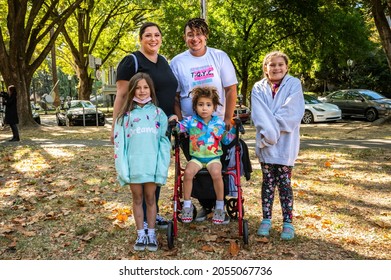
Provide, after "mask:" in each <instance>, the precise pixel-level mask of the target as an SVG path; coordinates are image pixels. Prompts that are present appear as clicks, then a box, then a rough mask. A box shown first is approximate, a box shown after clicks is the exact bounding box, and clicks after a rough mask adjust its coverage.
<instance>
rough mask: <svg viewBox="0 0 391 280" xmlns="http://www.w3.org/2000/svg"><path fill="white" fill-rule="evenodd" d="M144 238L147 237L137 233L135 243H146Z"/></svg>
mask: <svg viewBox="0 0 391 280" xmlns="http://www.w3.org/2000/svg"><path fill="white" fill-rule="evenodd" d="M146 239H147V236H146V235H138V236H137V240H136V243H137V244H146V243H147V242H146Z"/></svg>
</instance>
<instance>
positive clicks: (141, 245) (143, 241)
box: [133, 235, 148, 251]
mask: <svg viewBox="0 0 391 280" xmlns="http://www.w3.org/2000/svg"><path fill="white" fill-rule="evenodd" d="M147 242H148V237H147V236H146V235H142V236H137V239H136V242H135V243H134V246H133V249H134V250H135V251H144V250H145V247H146V246H147Z"/></svg>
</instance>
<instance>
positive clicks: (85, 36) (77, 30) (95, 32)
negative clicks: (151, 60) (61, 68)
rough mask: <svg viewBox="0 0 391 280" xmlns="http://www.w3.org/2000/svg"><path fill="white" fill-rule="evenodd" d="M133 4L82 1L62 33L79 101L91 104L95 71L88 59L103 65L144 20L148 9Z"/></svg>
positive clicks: (110, 1)
mask: <svg viewBox="0 0 391 280" xmlns="http://www.w3.org/2000/svg"><path fill="white" fill-rule="evenodd" d="M134 2H135V1H130V0H126V1H124V0H115V1H114V0H97V1H96V0H83V3H82V4H81V5H80V6H79V7H78V8H77V10H76V11H75V13H74V14H73V16H72V17H71V18H70V19H69V20H68V22H67V23H66V26H65V28H64V30H63V32H62V34H63V35H64V38H65V41H66V43H67V45H68V47H69V48H70V50H71V53H72V56H73V59H74V67H75V72H76V74H77V76H78V78H79V98H80V99H85V100H89V99H90V95H91V93H92V83H93V80H94V71H93V69H91V68H90V67H89V55H94V56H96V57H99V58H100V59H101V62H102V64H103V63H104V62H105V61H106V60H107V59H108V58H109V57H110V55H111V54H112V53H113V52H114V51H115V49H116V48H117V46H118V44H119V43H120V41H121V39H122V38H123V37H124V36H125V35H128V34H129V33H131V32H132V31H134V30H135V29H136V28H137V27H138V26H139V24H140V22H141V21H142V20H143V19H144V13H145V12H146V9H141V8H139V6H138V5H136V4H134Z"/></svg>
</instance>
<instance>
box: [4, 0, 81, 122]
mask: <svg viewBox="0 0 391 280" xmlns="http://www.w3.org/2000/svg"><path fill="white" fill-rule="evenodd" d="M82 1H83V0H74V1H72V2H71V3H70V4H68V5H67V4H65V3H64V1H61V0H34V1H29V0H19V1H14V0H8V1H7V4H5V3H4V2H5V1H1V2H2V3H0V4H1V6H2V8H3V9H2V13H3V14H7V20H6V22H7V26H6V27H5V26H4V25H3V24H0V61H1V63H0V72H1V75H2V76H3V78H4V81H5V83H6V85H11V84H13V85H15V87H16V89H17V91H18V95H19V96H18V97H19V98H18V112H19V122H20V125H21V126H29V125H35V122H34V120H33V118H32V114H31V106H30V91H29V88H30V83H31V79H32V76H33V74H34V72H35V70H36V69H37V68H38V67H39V66H40V65H41V64H42V62H43V61H44V60H45V58H46V57H47V55H48V54H49V53H50V51H51V49H52V46H53V45H54V44H55V40H56V38H57V36H58V35H59V33H60V31H61V30H62V28H63V26H64V24H65V22H66V20H67V19H68V17H69V16H70V15H71V14H72V13H73V11H74V10H75V9H76V8H77V7H78V5H79V4H80V3H81V2H82ZM54 14H55V15H56V16H53V15H54ZM51 29H53V30H54V32H53V36H50V30H51ZM38 50H39V51H38Z"/></svg>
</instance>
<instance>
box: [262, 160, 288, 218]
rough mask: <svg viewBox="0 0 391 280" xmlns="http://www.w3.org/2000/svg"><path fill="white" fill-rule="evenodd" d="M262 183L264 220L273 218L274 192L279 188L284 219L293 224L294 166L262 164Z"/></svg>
mask: <svg viewBox="0 0 391 280" xmlns="http://www.w3.org/2000/svg"><path fill="white" fill-rule="evenodd" d="M261 166H262V173H263V182H262V212H263V218H264V219H271V218H272V209H273V201H274V192H275V189H276V187H278V193H279V196H280V203H281V209H282V218H283V221H284V222H286V223H292V209H293V191H292V186H291V175H292V168H293V167H292V166H285V165H279V164H269V163H261Z"/></svg>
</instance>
